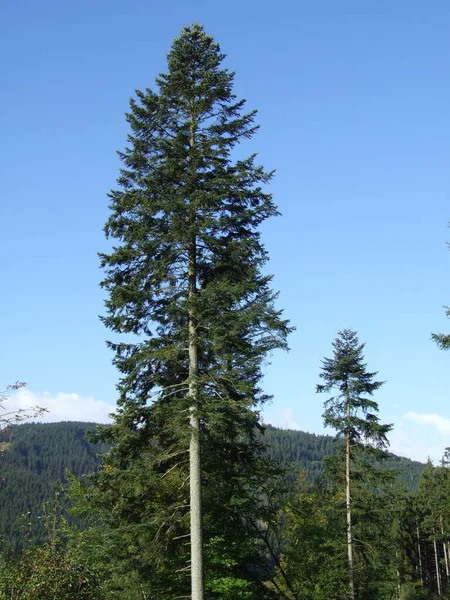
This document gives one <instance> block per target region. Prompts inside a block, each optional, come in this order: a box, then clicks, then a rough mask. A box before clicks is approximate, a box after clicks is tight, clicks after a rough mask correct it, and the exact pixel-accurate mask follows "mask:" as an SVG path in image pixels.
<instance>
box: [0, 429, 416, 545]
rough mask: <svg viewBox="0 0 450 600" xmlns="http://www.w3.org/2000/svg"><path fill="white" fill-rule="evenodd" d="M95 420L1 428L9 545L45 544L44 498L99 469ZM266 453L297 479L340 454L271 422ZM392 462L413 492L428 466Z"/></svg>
mask: <svg viewBox="0 0 450 600" xmlns="http://www.w3.org/2000/svg"><path fill="white" fill-rule="evenodd" d="M96 427H97V425H96V424H95V423H81V422H62V423H44V424H43V423H24V424H21V425H15V426H13V427H11V429H9V430H6V431H4V432H2V435H1V439H2V441H3V442H7V443H8V447H7V450H6V451H4V452H3V453H2V455H1V458H0V465H1V466H0V476H1V487H0V532H1V535H2V539H3V542H4V544H5V545H6V546H7V547H8V548H10V549H18V548H22V547H23V546H24V545H25V544H26V543H31V544H36V543H42V542H43V541H44V539H45V536H46V531H45V527H44V523H43V520H42V519H41V518H38V517H40V516H41V513H42V506H43V504H45V503H50V504H52V503H53V501H54V498H55V494H59V495H60V501H61V502H63V501H64V489H65V488H66V487H67V474H68V473H70V474H72V475H74V476H76V477H83V476H85V475H87V474H89V473H94V472H95V471H97V469H98V467H99V464H100V457H101V456H102V455H103V454H104V453H105V452H106V451H107V450H108V449H109V445H108V444H106V443H102V442H99V443H94V442H92V441H90V439H89V437H90V436H89V434H92V433H94V432H95V430H96ZM263 439H264V442H265V444H266V446H267V453H268V455H269V456H270V458H271V459H273V460H274V461H276V463H277V464H279V465H281V466H283V467H285V468H286V469H287V471H286V476H287V478H288V479H289V480H290V481H292V480H293V479H295V478H297V477H298V476H299V474H300V473H302V472H304V474H305V478H306V481H308V482H309V483H312V482H313V481H314V480H316V479H317V478H318V477H320V476H321V474H322V461H323V459H324V458H325V457H326V456H330V455H333V454H335V453H336V440H335V438H333V437H332V436H325V435H316V434H311V433H305V432H303V431H294V430H284V429H278V428H274V427H271V426H269V427H267V428H266V429H265V431H264V434H263ZM388 465H389V467H392V468H393V469H396V470H398V472H399V475H400V476H401V479H402V481H403V483H404V485H405V487H406V488H407V489H409V490H411V491H414V490H416V489H417V487H418V483H419V478H420V474H421V472H422V471H423V469H424V467H425V465H423V464H421V463H418V462H414V461H411V460H409V459H406V458H401V457H397V456H392V457H391V458H389V459H388Z"/></svg>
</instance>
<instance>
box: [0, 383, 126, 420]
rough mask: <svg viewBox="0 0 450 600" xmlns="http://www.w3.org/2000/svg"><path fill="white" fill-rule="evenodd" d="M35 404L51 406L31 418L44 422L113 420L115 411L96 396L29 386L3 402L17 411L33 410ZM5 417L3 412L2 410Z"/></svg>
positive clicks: (6, 410) (8, 410) (5, 406)
mask: <svg viewBox="0 0 450 600" xmlns="http://www.w3.org/2000/svg"><path fill="white" fill-rule="evenodd" d="M35 406H39V407H41V408H45V409H47V412H45V413H44V414H43V415H41V416H39V417H37V418H33V419H31V420H32V421H39V422H40V423H55V422H58V421H93V422H95V423H110V422H111V418H110V417H109V414H110V413H112V412H113V411H114V408H115V407H114V406H113V405H112V404H108V402H104V401H102V400H96V399H95V398H92V396H80V395H79V394H67V393H65V392H58V393H57V394H49V393H48V392H32V391H31V390H27V389H25V388H23V389H21V390H19V391H17V392H16V393H14V394H12V395H11V396H9V398H8V399H7V400H6V401H5V402H4V403H3V408H4V411H2V412H5V413H6V412H8V413H9V412H14V411H18V410H29V409H31V408H33V407H35ZM0 418H1V412H0Z"/></svg>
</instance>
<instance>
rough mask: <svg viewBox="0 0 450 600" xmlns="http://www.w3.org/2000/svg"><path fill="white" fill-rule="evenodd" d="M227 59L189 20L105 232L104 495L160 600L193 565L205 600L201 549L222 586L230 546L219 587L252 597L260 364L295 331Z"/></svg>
mask: <svg viewBox="0 0 450 600" xmlns="http://www.w3.org/2000/svg"><path fill="white" fill-rule="evenodd" d="M224 58H225V56H224V55H223V54H222V52H221V51H220V48H219V46H218V45H217V44H216V43H215V42H214V40H213V39H212V38H211V37H210V36H208V35H207V34H206V33H205V31H204V30H203V28H202V27H201V26H199V25H193V26H190V27H185V28H184V29H183V30H182V32H181V34H180V36H179V37H178V38H176V39H175V40H174V42H173V46H172V48H171V50H170V52H169V54H168V70H167V73H165V74H161V75H160V76H159V77H158V78H157V79H156V91H153V90H151V89H149V88H148V89H146V90H145V91H136V96H135V97H134V98H132V99H131V101H130V111H129V113H128V114H127V121H128V123H129V125H130V128H131V133H130V135H129V136H128V147H127V148H126V149H125V151H124V152H121V153H119V155H120V158H121V160H122V163H123V168H122V170H121V172H120V177H119V179H118V184H119V187H118V189H117V190H114V191H113V192H111V194H110V198H111V205H110V209H111V212H110V217H109V219H108V221H107V224H106V227H105V232H106V235H107V236H108V238H110V239H112V240H115V243H116V245H115V246H114V247H113V249H112V251H111V252H110V253H109V254H102V255H101V264H102V267H103V268H104V270H105V279H104V281H103V283H102V285H103V287H104V289H105V290H106V292H107V294H108V299H107V301H106V309H107V315H106V316H105V317H104V318H103V321H104V323H105V325H106V327H108V328H109V329H110V330H111V331H112V332H113V333H114V334H118V336H119V338H120V341H114V342H110V347H111V348H112V349H113V351H114V353H115V358H114V363H115V365H116V366H117V368H118V369H119V371H120V373H121V379H120V382H119V384H118V391H119V401H118V405H119V408H118V411H117V415H116V419H115V424H114V426H113V427H112V428H111V429H108V430H107V431H105V433H104V435H105V436H106V437H108V438H109V439H110V440H111V441H112V442H113V443H114V445H115V447H114V448H113V450H112V451H111V453H110V455H109V456H108V459H107V464H106V465H105V470H104V473H103V477H102V478H101V481H100V482H99V488H98V490H101V493H100V492H99V494H98V499H99V500H100V495H102V497H103V499H104V501H105V503H106V504H107V505H108V506H109V507H110V511H111V514H112V515H114V517H115V518H117V520H118V521H117V522H118V523H120V524H121V526H124V524H125V523H127V524H128V525H129V526H130V528H129V529H128V530H127V531H129V532H131V531H133V532H134V533H132V534H130V535H132V536H133V539H134V544H135V545H136V548H135V553H136V554H137V555H139V556H140V559H143V557H144V555H145V559H143V560H144V562H145V561H147V563H146V564H147V565H148V566H150V564H151V574H149V578H151V579H152V581H153V584H152V585H154V587H153V588H152V594H153V595H152V597H153V598H157V597H159V596H158V594H161V597H164V598H168V597H170V594H171V593H174V594H175V593H181V592H184V593H185V592H186V590H185V581H186V572H187V571H189V570H190V571H191V572H192V598H194V599H195V600H198V599H200V598H202V597H203V595H204V591H203V590H204V588H203V581H202V575H203V565H202V562H203V558H202V549H203V548H205V549H206V556H207V559H208V561H209V562H208V565H209V566H208V569H207V574H208V577H207V581H206V586H207V589H208V590H209V592H208V593H213V590H212V588H211V586H212V581H213V580H215V581H216V584H215V585H216V588H217V586H218V584H217V579H218V578H220V577H219V575H220V568H219V567H220V560H219V555H221V554H223V556H224V562H225V563H227V561H229V560H231V559H229V554H230V548H231V546H233V548H234V557H233V559H232V562H231V563H230V564H229V565H228V566H227V569H226V570H227V583H226V585H227V586H228V588H229V589H231V588H232V581H233V579H234V581H236V582H237V583H236V585H238V586H240V590H241V591H240V593H241V597H242V598H244V597H245V598H247V597H248V598H250V597H253V596H252V595H251V594H253V593H256V592H255V590H256V587H255V586H257V583H255V582H256V581H257V579H258V562H260V560H261V556H259V558H258V554H260V552H259V548H258V543H255V544H253V545H252V544H249V543H248V539H249V538H248V535H247V534H246V535H244V534H243V532H245V531H246V527H247V525H248V524H249V521H250V517H251V518H252V520H255V518H257V517H258V516H259V517H260V518H262V512H264V510H266V508H265V506H267V503H264V502H263V498H264V488H265V486H266V484H265V482H266V481H267V479H268V477H270V472H268V471H267V469H268V468H270V467H269V466H268V463H267V461H265V459H263V454H262V442H261V439H260V436H259V435H257V433H258V430H259V429H260V426H259V415H258V407H259V406H260V405H261V404H262V403H263V402H265V401H266V400H267V396H266V395H265V394H264V393H263V391H262V390H261V388H260V380H261V375H262V373H261V366H262V363H263V361H264V360H265V358H266V357H267V354H268V353H270V352H271V351H272V350H275V349H278V348H286V337H287V335H288V333H289V325H288V323H287V321H285V320H283V319H282V318H281V313H280V311H278V310H277V309H276V308H275V306H274V302H275V298H276V295H275V294H274V292H273V291H272V290H271V288H270V281H271V276H270V275H267V274H265V273H263V272H262V268H263V266H264V265H265V263H266V261H267V253H266V251H265V249H264V247H263V245H262V243H261V240H260V232H259V226H260V225H261V223H262V222H263V221H264V220H265V219H267V218H269V217H271V216H275V215H277V210H276V207H275V205H274V203H273V201H272V198H271V196H270V194H268V193H266V192H265V191H264V185H265V184H266V183H268V182H269V181H270V179H271V177H272V173H270V172H266V171H265V170H264V169H263V168H262V167H260V166H258V165H257V164H256V162H255V155H251V156H250V157H248V158H242V159H237V158H235V156H234V152H233V151H234V149H235V147H236V145H237V144H238V143H239V142H241V141H243V140H245V139H249V138H251V137H252V136H253V135H254V133H255V132H256V130H257V126H256V125H255V122H254V120H255V114H256V113H255V111H252V112H249V113H245V112H244V104H245V101H244V100H238V99H237V98H236V96H235V95H234V94H233V91H232V88H233V78H234V74H233V73H232V72H230V71H228V70H227V69H226V68H224V67H223V65H222V63H223V61H224ZM123 334H133V335H131V336H130V338H129V339H128V340H125V339H123V338H122V335H123ZM189 459H190V460H189ZM189 483H190V497H189V495H188V489H189ZM119 490H120V492H119ZM118 492H119V495H117V493H118ZM201 496H203V498H202V497H201ZM202 511H203V517H202ZM134 526H136V527H141V529H140V533H139V534H137V533H136V532H137V529H134V528H133V527H134ZM203 526H204V528H205V532H204V533H205V536H206V537H205V543H203V542H202V536H203V532H202V527H203ZM125 535H127V534H125ZM188 536H190V540H191V555H190V557H189V555H188V554H187V553H186V542H187V541H189V538H188ZM130 543H131V541H130ZM144 546H145V551H144V548H143V547H144ZM141 567H142V568H141V571H142V572H144V571H145V569H144V567H143V565H141ZM158 569H159V571H158ZM222 570H223V569H222ZM149 571H150V568H149ZM169 572H170V573H171V575H170V576H169V575H168V573H169ZM162 573H164V577H160V575H161V574H162ZM213 573H214V575H213ZM230 573H231V574H232V577H231V578H230ZM166 575H167V577H166ZM247 580H248V581H250V583H248V582H247V583H245V582H246V581H247ZM158 582H159V583H158ZM158 586H159V587H158ZM208 586H209V587H208ZM219 587H220V586H219ZM244 588H246V589H245V594H247V595H242V594H244V592H243V591H242V590H243V589H244ZM158 590H159V591H158ZM257 593H259V594H262V593H263V590H262V589H259V591H258V592H257ZM219 597H221V598H224V597H225V596H224V591H223V589H222V590H221V592H220V593H219ZM260 597H262V596H260Z"/></svg>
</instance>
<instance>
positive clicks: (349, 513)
mask: <svg viewBox="0 0 450 600" xmlns="http://www.w3.org/2000/svg"><path fill="white" fill-rule="evenodd" d="M347 422H348V428H347V433H346V436H345V497H346V506H347V552H348V573H349V580H350V581H349V583H350V600H354V598H355V583H354V568H353V533H352V504H351V493H350V402H349V401H348V400H347Z"/></svg>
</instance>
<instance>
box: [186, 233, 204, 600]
mask: <svg viewBox="0 0 450 600" xmlns="http://www.w3.org/2000/svg"><path fill="white" fill-rule="evenodd" d="M196 293H197V284H196V247H195V241H192V242H191V244H190V248H189V301H190V302H189V304H190V307H189V398H190V403H191V405H190V407H189V424H190V427H191V440H190V445H189V476H190V478H189V490H190V518H191V523H190V526H191V591H192V600H203V598H204V577H203V572H204V568H203V518H202V486H201V459H200V419H199V417H198V410H197V402H198V387H197V378H198V345H197V319H196V314H195V308H194V307H193V302H194V301H195V294H196Z"/></svg>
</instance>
